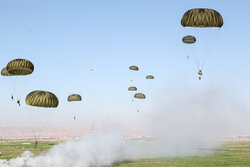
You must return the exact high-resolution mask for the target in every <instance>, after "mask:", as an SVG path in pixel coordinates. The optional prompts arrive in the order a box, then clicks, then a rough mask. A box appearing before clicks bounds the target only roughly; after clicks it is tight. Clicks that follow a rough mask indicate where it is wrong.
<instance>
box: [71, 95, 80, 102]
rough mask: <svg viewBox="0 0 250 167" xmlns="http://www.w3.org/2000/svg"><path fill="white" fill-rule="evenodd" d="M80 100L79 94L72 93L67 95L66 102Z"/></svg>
mask: <svg viewBox="0 0 250 167" xmlns="http://www.w3.org/2000/svg"><path fill="white" fill-rule="evenodd" d="M72 101H82V97H81V96H80V95H79V94H72V95H69V96H68V102H72Z"/></svg>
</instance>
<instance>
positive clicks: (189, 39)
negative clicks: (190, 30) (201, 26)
mask: <svg viewBox="0 0 250 167" xmlns="http://www.w3.org/2000/svg"><path fill="white" fill-rule="evenodd" d="M182 42H183V43H186V44H193V43H195V42H196V38H195V37H194V36H192V35H187V36H185V37H183V38H182Z"/></svg>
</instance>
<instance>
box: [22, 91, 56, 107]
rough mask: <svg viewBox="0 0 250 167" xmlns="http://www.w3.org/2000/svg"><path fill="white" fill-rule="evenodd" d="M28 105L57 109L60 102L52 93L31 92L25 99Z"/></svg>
mask: <svg viewBox="0 0 250 167" xmlns="http://www.w3.org/2000/svg"><path fill="white" fill-rule="evenodd" d="M25 102H26V104H27V105H30V106H36V107H45V108H56V107H57V106H58V104H59V100H58V98H57V97H56V95H54V94H53V93H51V92H47V91H41V90H36V91H33V92H30V93H29V94H28V95H27V96H26V99H25Z"/></svg>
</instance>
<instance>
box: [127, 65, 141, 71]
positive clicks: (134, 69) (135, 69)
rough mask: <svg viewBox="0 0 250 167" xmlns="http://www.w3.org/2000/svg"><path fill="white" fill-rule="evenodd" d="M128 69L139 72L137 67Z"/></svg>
mask: <svg viewBox="0 0 250 167" xmlns="http://www.w3.org/2000/svg"><path fill="white" fill-rule="evenodd" d="M129 69H130V70H133V71H138V70H139V68H138V67H137V66H130V67H129Z"/></svg>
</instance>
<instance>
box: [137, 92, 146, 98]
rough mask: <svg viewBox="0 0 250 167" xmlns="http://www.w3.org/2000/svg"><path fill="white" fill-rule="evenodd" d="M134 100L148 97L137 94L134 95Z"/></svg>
mask: <svg viewBox="0 0 250 167" xmlns="http://www.w3.org/2000/svg"><path fill="white" fill-rule="evenodd" d="M134 98H137V99H145V98H146V96H145V95H144V94H143V93H136V94H135V95H134Z"/></svg>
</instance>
